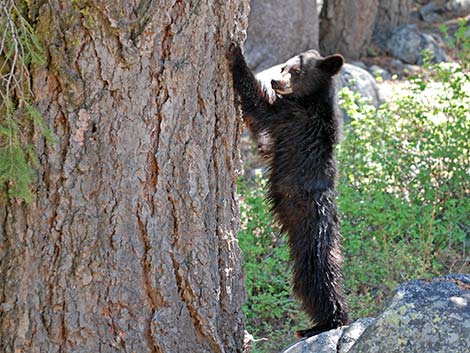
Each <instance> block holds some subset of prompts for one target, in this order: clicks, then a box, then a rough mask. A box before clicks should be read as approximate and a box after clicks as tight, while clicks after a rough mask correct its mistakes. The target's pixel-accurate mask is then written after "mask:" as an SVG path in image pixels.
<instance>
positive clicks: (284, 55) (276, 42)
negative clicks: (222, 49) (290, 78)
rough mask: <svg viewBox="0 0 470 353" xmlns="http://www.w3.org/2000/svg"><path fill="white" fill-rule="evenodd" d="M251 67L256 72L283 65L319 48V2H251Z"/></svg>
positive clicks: (248, 44)
mask: <svg viewBox="0 0 470 353" xmlns="http://www.w3.org/2000/svg"><path fill="white" fill-rule="evenodd" d="M250 4H251V11H250V18H249V27H248V38H247V41H246V44H245V51H246V55H245V56H246V58H247V63H248V65H249V66H250V67H251V68H252V69H253V70H256V71H261V70H263V69H266V68H268V67H270V66H273V65H276V64H280V63H283V62H284V61H286V60H287V59H289V58H291V57H292V56H294V55H297V54H298V53H301V52H303V51H306V50H308V49H318V11H317V1H316V0H291V1H285V0H251V2H250Z"/></svg>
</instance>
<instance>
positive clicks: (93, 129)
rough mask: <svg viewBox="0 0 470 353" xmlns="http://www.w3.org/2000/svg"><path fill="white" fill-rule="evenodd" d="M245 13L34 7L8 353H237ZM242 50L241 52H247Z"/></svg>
mask: <svg viewBox="0 0 470 353" xmlns="http://www.w3.org/2000/svg"><path fill="white" fill-rule="evenodd" d="M247 2H248V1H237V2H225V1H209V0H201V1H180V0H171V1H170V0H159V1H150V0H146V1H145V0H143V1H140V2H134V1H119V2H115V1H111V0H101V1H66V0H51V1H47V2H46V1H34V2H31V3H32V4H33V5H31V6H33V8H31V9H30V14H32V16H34V23H35V27H36V29H37V33H38V37H39V38H40V40H41V41H42V43H43V44H44V47H45V48H46V50H47V55H48V64H47V65H46V66H45V67H37V68H34V69H33V70H32V84H33V92H34V94H35V104H36V106H37V108H38V109H39V111H40V112H41V113H42V115H43V117H44V119H45V121H46V123H47V124H48V125H49V126H50V127H51V128H52V129H53V130H54V131H55V133H56V135H57V139H58V142H57V143H56V144H48V143H46V142H45V141H44V140H43V139H40V138H38V136H37V134H33V136H32V141H33V143H34V146H35V147H34V148H35V151H36V153H37V155H38V156H39V166H38V183H37V185H36V189H35V194H36V198H35V201H34V202H33V203H31V204H28V205H26V204H24V203H21V202H19V201H13V200H12V201H10V202H9V203H8V204H7V205H6V206H5V207H2V208H1V209H0V219H1V220H2V223H1V226H0V283H1V284H2V287H1V291H0V295H1V297H0V303H1V306H0V351H1V352H15V353H16V352H28V353H29V352H31V353H32V352H48V353H54V352H87V353H90V352H138V353H144V352H158V353H160V352H173V353H175V352H240V351H241V346H242V340H243V322H242V309H241V306H242V303H243V300H244V284H243V274H242V262H241V261H242V260H241V254H240V251H239V248H238V245H237V242H236V232H237V226H238V204H237V201H236V198H235V196H234V195H235V188H236V177H237V175H236V171H237V170H238V169H239V165H238V160H239V158H238V152H237V144H238V140H239V132H240V130H239V127H240V124H239V121H238V120H237V119H236V112H235V108H234V105H233V93H232V87H231V78H230V76H229V74H228V72H229V71H228V66H227V64H226V60H225V57H224V53H225V50H226V47H227V45H228V43H230V41H231V40H232V35H235V37H237V36H240V35H241V33H240V30H241V29H244V28H246V22H247V19H246V16H247ZM238 39H240V38H238Z"/></svg>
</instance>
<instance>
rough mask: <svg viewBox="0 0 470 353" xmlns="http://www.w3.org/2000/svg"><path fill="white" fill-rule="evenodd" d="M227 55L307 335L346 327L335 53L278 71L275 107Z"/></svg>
mask: <svg viewBox="0 0 470 353" xmlns="http://www.w3.org/2000/svg"><path fill="white" fill-rule="evenodd" d="M227 57H228V59H229V61H230V64H231V69H232V75H233V85H234V88H235V91H236V92H237V93H238V95H239V96H240V103H241V108H242V111H243V114H244V117H245V121H246V123H247V125H248V127H249V129H250V130H251V132H252V133H253V135H254V136H255V138H257V137H259V136H265V135H268V136H269V140H270V143H269V153H268V154H267V155H269V182H268V185H269V192H268V196H269V199H270V202H271V207H272V212H273V213H274V214H275V216H276V217H277V218H278V220H279V223H280V224H281V227H282V231H283V232H285V233H287V235H288V240H289V246H290V256H291V261H292V266H293V281H292V282H293V292H294V295H295V296H296V297H297V298H298V299H299V300H300V302H301V304H302V307H303V309H304V310H305V311H306V312H307V313H308V315H309V316H310V318H311V320H312V322H313V324H314V326H313V327H312V328H310V329H306V330H302V331H298V332H297V336H298V337H309V336H313V335H316V334H318V333H320V332H323V331H327V330H330V329H332V328H336V327H339V326H342V325H344V324H346V323H347V321H348V315H347V305H346V300H345V296H344V293H343V274H342V255H341V244H340V237H341V236H340V232H339V225H338V223H339V222H338V216H337V208H336V203H335V198H336V186H335V184H336V179H337V173H338V172H337V162H336V159H335V156H334V148H335V144H336V143H338V140H339V136H340V130H341V123H340V122H341V119H340V117H339V114H338V111H337V108H336V104H335V86H334V81H333V76H334V75H336V74H337V73H338V72H339V71H340V69H341V67H342V65H343V62H344V59H343V57H342V56H341V55H331V56H328V57H325V58H323V57H321V56H320V55H319V54H318V52H316V51H315V50H309V51H307V52H305V53H302V54H300V55H297V56H295V57H293V58H292V59H290V60H288V61H287V62H286V63H285V64H284V65H282V66H281V73H280V74H281V79H280V80H272V81H271V86H272V89H273V90H274V92H275V93H276V96H277V97H276V99H274V101H273V100H272V99H271V98H270V97H268V94H267V92H266V90H265V89H263V88H262V86H261V84H260V83H259V82H258V81H257V80H256V78H255V76H254V75H253V73H252V72H251V71H250V70H249V68H248V67H247V65H246V62H245V59H244V57H243V54H242V51H241V49H240V47H239V46H238V45H237V44H232V45H231V46H230V48H229V50H228V53H227Z"/></svg>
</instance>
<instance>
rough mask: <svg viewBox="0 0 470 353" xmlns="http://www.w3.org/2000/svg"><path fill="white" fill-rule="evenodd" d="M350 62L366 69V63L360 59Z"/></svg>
mask: <svg viewBox="0 0 470 353" xmlns="http://www.w3.org/2000/svg"><path fill="white" fill-rule="evenodd" d="M350 64H351V65H354V66H357V67H360V68H361V69H363V70H367V65H366V64H364V63H363V62H362V61H357V60H355V61H351V62H350Z"/></svg>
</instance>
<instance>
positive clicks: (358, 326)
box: [335, 317, 374, 353]
mask: <svg viewBox="0 0 470 353" xmlns="http://www.w3.org/2000/svg"><path fill="white" fill-rule="evenodd" d="M373 322H374V319H373V318H371V317H367V318H364V319H359V320H357V321H355V322H353V323H352V324H351V325H349V326H347V327H346V328H345V329H344V331H343V334H342V335H341V337H340V339H339V340H338V344H337V346H336V347H337V353H348V352H349V350H350V349H351V347H352V346H353V345H354V343H356V341H357V339H358V338H359V337H360V336H361V335H362V333H363V332H364V330H365V329H366V328H367V327H368V326H369V325H370V324H372V323H373ZM335 353H336V351H335Z"/></svg>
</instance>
